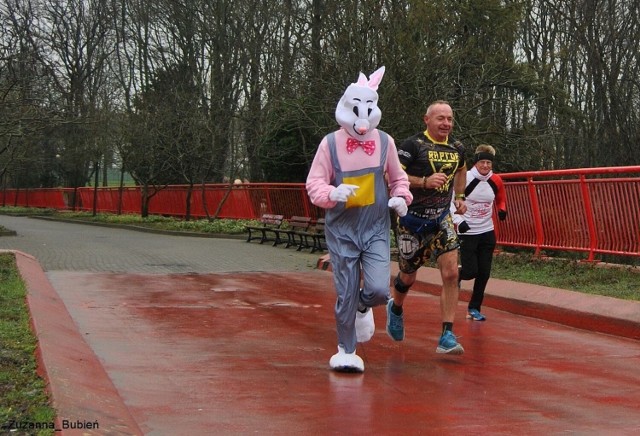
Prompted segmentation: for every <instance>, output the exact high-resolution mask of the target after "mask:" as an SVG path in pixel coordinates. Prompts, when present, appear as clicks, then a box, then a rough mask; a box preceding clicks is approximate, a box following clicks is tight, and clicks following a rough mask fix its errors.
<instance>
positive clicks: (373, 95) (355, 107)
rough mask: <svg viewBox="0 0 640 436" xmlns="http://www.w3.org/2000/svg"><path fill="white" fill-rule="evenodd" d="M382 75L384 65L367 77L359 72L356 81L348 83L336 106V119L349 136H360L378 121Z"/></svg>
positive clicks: (365, 133) (371, 128) (372, 127)
mask: <svg viewBox="0 0 640 436" xmlns="http://www.w3.org/2000/svg"><path fill="white" fill-rule="evenodd" d="M382 76H384V67H380V68H379V69H377V70H376V71H375V72H374V73H372V74H371V76H370V77H369V79H367V76H365V75H364V74H362V73H360V76H359V77H358V81H357V82H356V83H352V84H351V85H349V86H348V87H347V89H346V91H345V92H344V95H343V96H342V98H341V99H340V101H339V102H338V106H337V107H336V121H338V124H340V126H341V127H342V128H343V129H345V130H346V131H347V133H348V134H349V136H352V137H354V138H362V137H364V136H366V135H367V133H369V132H371V131H372V130H373V129H375V128H376V127H377V126H378V123H380V118H382V112H381V111H380V108H379V107H378V93H377V92H376V91H377V90H378V85H379V84H380V81H382Z"/></svg>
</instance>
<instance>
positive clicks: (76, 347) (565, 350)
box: [0, 216, 640, 435]
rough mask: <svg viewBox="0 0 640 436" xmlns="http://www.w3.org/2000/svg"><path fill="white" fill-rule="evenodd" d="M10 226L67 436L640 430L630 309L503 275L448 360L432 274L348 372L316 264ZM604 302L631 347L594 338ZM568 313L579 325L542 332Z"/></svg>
mask: <svg viewBox="0 0 640 436" xmlns="http://www.w3.org/2000/svg"><path fill="white" fill-rule="evenodd" d="M0 224H1V225H3V226H5V227H7V228H9V229H12V230H16V231H17V233H18V236H17V237H1V238H0V248H6V249H12V250H20V252H19V253H17V256H16V257H17V259H18V263H19V266H20V270H21V273H22V274H23V277H24V278H25V280H26V281H27V285H28V290H29V306H30V308H31V310H32V316H33V321H34V326H35V329H36V333H37V335H38V339H39V341H40V348H41V351H40V362H41V368H42V370H43V372H44V376H45V378H46V379H47V380H48V382H49V388H50V390H51V392H52V398H53V402H54V406H55V407H56V409H57V411H58V413H59V422H58V425H59V426H60V425H62V422H63V420H66V421H67V422H68V423H76V424H83V425H84V426H85V428H84V429H83V430H81V431H80V430H64V431H63V432H62V434H65V435H75V434H123V435H124V434H126V435H129V434H144V435H187V434H189V435H192V434H193V435H200V434H250V433H257V434H278V435H280V434H459V433H467V434H518V435H522V434H525V435H528V434H531V435H537V434H545V435H547V434H581V435H583V434H598V435H602V434H615V435H621V434H638V433H640V412H639V408H638V405H639V404H640V389H638V386H640V372H638V371H637V367H638V362H639V358H640V341H639V340H637V339H633V338H634V337H635V338H637V336H636V335H637V333H638V328H640V323H638V322H637V321H636V318H635V316H640V315H639V314H640V304H636V303H634V302H620V301H618V300H614V299H601V298H600V299H599V298H596V299H592V298H591V297H588V296H584V295H582V294H578V296H576V295H575V294H577V293H568V292H566V291H561V290H553V289H549V288H542V287H531V285H522V284H516V283H513V282H504V281H498V280H491V281H490V282H489V288H490V289H489V290H490V291H491V295H488V302H487V304H486V305H485V306H486V307H485V309H484V310H483V313H485V314H486V316H487V318H488V320H487V321H486V322H484V323H478V322H473V321H468V320H466V319H464V314H465V307H466V304H465V303H464V302H463V301H461V302H460V304H459V307H458V313H457V319H456V324H455V331H456V334H457V335H458V336H459V338H460V342H461V343H462V344H463V345H464V347H465V354H464V355H462V356H443V355H440V354H436V353H435V348H436V345H437V337H438V331H439V328H440V320H439V304H438V297H437V295H434V294H435V293H436V290H437V286H435V285H437V272H436V271H435V270H431V269H427V270H425V271H424V275H423V276H422V283H421V284H420V286H418V287H417V290H416V291H415V292H412V293H411V294H410V296H409V297H408V300H407V306H406V312H405V313H406V315H405V317H406V321H405V322H406V328H407V331H406V339H405V340H404V341H403V342H394V341H392V340H391V339H390V338H389V337H388V336H387V335H386V333H385V331H384V323H385V313H384V307H378V308H375V309H374V314H375V318H376V324H377V329H376V334H375V335H374V337H373V339H372V340H371V341H370V342H367V343H365V344H360V345H359V346H358V354H359V355H360V356H361V357H362V358H363V359H364V362H365V366H366V368H365V373H364V374H360V375H356V374H337V373H333V372H331V371H329V369H328V362H329V358H330V357H331V355H332V354H333V353H335V347H336V335H335V326H334V319H333V305H334V303H335V294H334V291H333V281H332V277H331V273H330V272H328V271H323V270H322V269H318V268H316V265H317V264H318V262H317V261H318V258H319V256H318V255H317V254H314V255H311V254H310V253H304V252H296V251H295V250H294V249H292V248H289V249H285V248H284V247H282V246H279V247H271V246H266V245H263V246H261V245H259V244H258V243H257V242H252V243H245V242H244V241H243V240H238V239H236V240H230V239H211V238H187V237H175V236H165V235H153V234H146V233H138V232H133V231H129V230H122V229H110V228H102V227H93V226H86V225H77V224H66V223H56V222H48V221H40V220H34V219H28V218H14V217H4V216H0ZM70 235H72V237H70ZM23 253H28V254H23ZM320 265H322V263H320ZM434 277H435V278H434ZM431 282H432V283H431ZM527 295H529V296H531V298H530V299H529V300H527V299H526V298H525V297H526V296H527ZM549 295H553V297H552V298H553V301H549V300H550V298H551V297H549ZM580 297H581V298H582V300H583V301H585V303H584V304H580V303H579V302H578V300H577V298H580ZM611 300H613V301H611ZM554 302H555V303H557V304H555V305H552V304H551V303H554ZM489 303H490V304H489ZM562 306H565V307H562ZM568 306H570V307H571V308H573V309H574V310H573V311H571V312H568V309H567V307H568ZM594 306H596V307H597V306H599V307H603V308H606V310H605V314H606V315H607V316H604V317H602V319H601V320H600V322H599V323H598V322H593V323H591V324H593V325H594V327H597V328H596V330H598V329H599V330H602V328H603V327H602V326H603V325H605V324H606V325H608V324H612V323H613V324H614V325H615V322H614V321H613V320H615V319H622V321H621V323H620V324H619V325H620V326H621V327H620V329H621V331H624V334H623V335H612V334H603V333H600V332H597V331H595V332H594V331H592V330H590V329H588V328H586V327H588V326H589V325H590V323H589V322H588V320H589V319H595V318H594V316H595V315H600V314H595V315H594V314H591V316H589V314H588V310H589V308H590V307H594ZM517 307H519V308H521V309H519V310H520V311H521V312H520V313H524V314H528V315H529V316H523V315H518V314H517V313H518V310H516V308H517ZM554 307H555V308H560V310H555V311H554V310H553V308H554ZM512 312H515V313H512ZM563 313H564V314H570V315H571V316H567V318H572V319H574V320H580V321H579V322H581V323H582V324H583V325H584V326H583V328H580V329H579V328H574V327H571V326H567V325H563V324H561V323H558V322H551V321H548V320H546V319H544V318H545V317H547V318H549V319H553V318H554V317H560V315H561V314H563ZM534 316H535V317H534ZM585 320H586V321H585ZM597 324H600V326H599V327H598V326H597ZM585 326H586V327H585ZM94 424H97V426H98V427H99V428H97V429H92V428H89V427H91V426H92V425H94Z"/></svg>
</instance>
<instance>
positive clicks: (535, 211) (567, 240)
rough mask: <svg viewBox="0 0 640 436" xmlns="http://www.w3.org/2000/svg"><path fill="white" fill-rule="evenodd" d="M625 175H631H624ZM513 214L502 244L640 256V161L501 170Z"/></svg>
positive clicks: (500, 234) (502, 228)
mask: <svg viewBox="0 0 640 436" xmlns="http://www.w3.org/2000/svg"><path fill="white" fill-rule="evenodd" d="M621 175H626V176H625V177H621ZM500 176H501V177H502V178H503V180H504V182H505V189H506V192H507V198H508V209H509V215H508V218H507V220H505V221H496V233H497V239H498V244H499V245H501V246H514V247H530V248H533V249H534V250H535V253H536V254H539V253H540V251H541V250H564V251H578V252H584V253H586V254H587V260H589V261H593V260H595V255H597V254H612V255H621V256H640V224H639V223H640V166H629V167H612V168H584V169H574V170H557V171H534V172H522V173H509V174H501V175H500Z"/></svg>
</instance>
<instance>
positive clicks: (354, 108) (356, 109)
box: [353, 106, 360, 117]
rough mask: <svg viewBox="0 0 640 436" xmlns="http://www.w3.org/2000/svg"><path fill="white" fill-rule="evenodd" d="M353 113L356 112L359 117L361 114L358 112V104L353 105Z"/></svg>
mask: <svg viewBox="0 0 640 436" xmlns="http://www.w3.org/2000/svg"><path fill="white" fill-rule="evenodd" d="M353 113H354V114H356V116H357V117H359V116H360V115H359V114H358V106H354V107H353Z"/></svg>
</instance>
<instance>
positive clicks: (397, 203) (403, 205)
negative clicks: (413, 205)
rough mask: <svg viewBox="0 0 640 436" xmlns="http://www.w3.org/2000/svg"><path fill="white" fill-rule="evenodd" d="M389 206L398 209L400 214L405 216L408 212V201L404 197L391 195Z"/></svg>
mask: <svg viewBox="0 0 640 436" xmlns="http://www.w3.org/2000/svg"><path fill="white" fill-rule="evenodd" d="M389 207H390V208H391V209H393V210H395V211H396V213H397V214H398V216H405V215H406V214H407V210H408V209H409V208H408V207H407V202H406V201H405V199H404V198H402V197H391V198H390V199H389Z"/></svg>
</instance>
